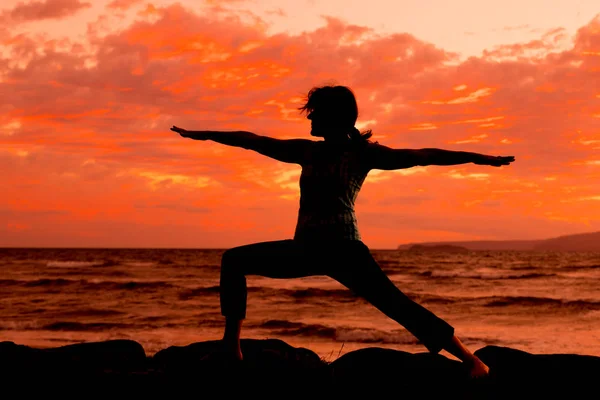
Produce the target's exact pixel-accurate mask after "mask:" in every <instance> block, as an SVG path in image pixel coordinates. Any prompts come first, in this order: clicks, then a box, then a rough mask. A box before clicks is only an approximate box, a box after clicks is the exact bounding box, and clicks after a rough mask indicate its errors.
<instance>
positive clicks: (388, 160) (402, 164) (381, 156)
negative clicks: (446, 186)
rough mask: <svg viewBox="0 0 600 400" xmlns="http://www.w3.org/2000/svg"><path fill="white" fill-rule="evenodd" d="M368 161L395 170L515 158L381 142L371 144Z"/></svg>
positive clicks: (499, 162)
mask: <svg viewBox="0 0 600 400" xmlns="http://www.w3.org/2000/svg"><path fill="white" fill-rule="evenodd" d="M367 154H368V155H367V160H368V161H367V162H368V164H369V167H370V168H371V169H382V170H393V169H402V168H412V167H416V166H426V165H457V164H466V163H474V164H478V165H491V166H494V167H500V166H502V165H508V164H510V163H511V162H513V161H514V160H515V158H514V157H513V156H507V157H502V156H498V157H496V156H489V155H486V154H479V153H470V152H467V151H452V150H443V149H434V148H426V149H393V148H390V147H387V146H382V145H379V144H373V145H370V146H369V148H368V153H367Z"/></svg>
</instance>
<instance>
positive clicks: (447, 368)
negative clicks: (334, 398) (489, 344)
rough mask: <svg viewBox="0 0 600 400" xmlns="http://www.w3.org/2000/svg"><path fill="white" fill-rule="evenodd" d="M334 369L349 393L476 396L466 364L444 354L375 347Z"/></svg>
mask: <svg viewBox="0 0 600 400" xmlns="http://www.w3.org/2000/svg"><path fill="white" fill-rule="evenodd" d="M330 366H331V368H332V370H333V378H334V385H335V386H336V388H340V389H341V390H345V391H349V392H352V391H355V390H363V389H366V388H370V390H376V391H377V392H381V393H385V392H389V391H390V390H391V391H400V392H401V393H402V394H403V395H404V396H406V395H407V394H410V395H411V396H417V397H416V398H423V397H422V396H435V395H443V397H447V396H450V395H451V396H452V398H471V396H472V395H473V394H474V393H476V392H474V389H475V388H474V387H473V385H472V384H471V383H470V382H469V377H468V371H467V370H466V369H465V367H464V366H463V364H462V363H461V362H459V361H455V360H451V359H449V358H447V357H445V356H443V355H440V354H432V353H416V354H413V353H407V352H404V351H399V350H393V349H384V348H378V347H371V348H365V349H360V350H355V351H352V352H349V353H347V354H345V355H343V356H341V357H340V358H338V359H337V360H335V361H333V362H332V363H331V364H330ZM404 398H406V397H404ZM408 398H413V397H408Z"/></svg>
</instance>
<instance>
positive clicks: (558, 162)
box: [0, 0, 600, 249]
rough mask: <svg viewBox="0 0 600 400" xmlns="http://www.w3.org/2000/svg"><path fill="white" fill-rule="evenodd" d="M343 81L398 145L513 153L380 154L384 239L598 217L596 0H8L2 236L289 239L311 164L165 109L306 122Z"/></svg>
mask: <svg viewBox="0 0 600 400" xmlns="http://www.w3.org/2000/svg"><path fill="white" fill-rule="evenodd" d="M328 83H336V84H342V85H348V86H349V87H351V88H352V89H353V90H354V92H355V93H356V95H357V98H358V102H359V110H360V114H359V121H358V125H357V126H358V127H359V128H361V129H362V128H370V129H373V132H374V135H375V139H376V140H378V141H379V142H380V143H381V144H384V145H387V146H391V147H398V148H425V147H435V148H442V149H447V150H462V151H472V152H478V153H485V154H490V155H512V156H515V158H516V161H515V162H514V163H513V164H511V165H510V166H504V167H500V168H494V167H489V166H481V165H474V164H463V165H456V166H428V167H416V168H411V169H405V170H398V171H372V172H371V173H370V174H369V176H368V177H367V180H366V182H365V184H364V186H363V190H362V192H361V194H360V195H359V198H358V201H357V205H356V211H357V217H358V223H359V228H360V230H361V232H362V236H363V240H364V242H365V243H366V244H367V245H368V246H370V247H371V248H374V249H385V248H395V247H396V246H397V245H398V244H401V243H408V242H420V241H445V240H504V239H543V238H549V237H555V236H560V235H566V234H575V233H583V232H593V231H600V3H599V2H598V1H597V0H589V1H588V0H581V1H579V0H527V1H522V0H519V1H513V0H505V1H502V2H491V1H480V0H457V1H453V2H450V1H446V0H406V1H384V0H370V1H352V0H344V1H342V0H319V1H315V0H296V1H286V0H279V1H277V0H268V1H265V0H254V1H252V0H247V1H244V0H205V1H199V0H185V1H179V2H172V1H167V0H159V1H151V2H147V1H136V0H114V1H108V0H107V1H103V0H89V1H85V0H40V1H25V2H24V1H13V0H3V1H2V5H1V6H0V169H1V170H2V175H1V178H0V193H2V196H0V246H1V247H7V246H17V247H38V246H39V247H82V246H85V247H185V248H189V247H197V248H214V247H217V248H227V247H231V246H236V245H241V244H245V243H249V242H255V241H263V240H278V239H285V238H290V237H291V236H292V235H293V232H294V227H295V222H296V215H297V210H298V196H299V192H298V183H297V181H298V177H299V175H300V167H299V166H297V165H293V164H284V163H280V162H278V161H275V160H272V159H269V158H265V157H263V156H260V155H258V154H257V153H253V152H251V151H248V150H243V149H237V148H228V147H226V146H223V145H219V144H217V143H214V142H198V141H192V140H186V139H183V138H181V137H180V136H179V135H177V134H176V133H174V132H172V131H170V130H169V128H170V127H171V126H172V125H177V126H180V127H183V128H186V129H197V130H199V129H214V130H236V129H240V130H249V131H252V132H255V133H258V134H264V135H269V136H274V137H278V138H310V136H309V131H310V123H309V121H307V120H306V119H305V118H304V117H303V116H302V115H300V114H299V113H298V111H297V110H296V108H297V107H298V106H300V105H301V101H302V99H303V96H305V95H306V93H307V91H308V90H309V89H310V88H311V87H313V86H318V85H322V84H328Z"/></svg>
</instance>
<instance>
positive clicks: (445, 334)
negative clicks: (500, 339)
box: [330, 242, 489, 377]
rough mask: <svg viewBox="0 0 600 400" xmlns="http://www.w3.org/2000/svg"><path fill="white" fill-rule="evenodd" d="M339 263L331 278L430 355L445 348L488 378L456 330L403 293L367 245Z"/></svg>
mask: <svg viewBox="0 0 600 400" xmlns="http://www.w3.org/2000/svg"><path fill="white" fill-rule="evenodd" d="M339 264H340V266H339V267H337V268H336V269H335V271H332V272H331V275H330V276H331V277H333V278H334V279H336V280H338V281H339V282H340V283H342V284H343V285H345V286H346V287H348V288H349V289H350V290H352V291H353V292H354V293H356V294H357V295H359V296H361V297H363V298H365V299H366V300H367V301H369V302H370V303H371V304H373V305H374V306H375V307H377V308H378V309H379V310H380V311H381V312H383V313H384V314H385V315H387V316H388V317H390V318H392V319H393V320H395V321H396V322H398V323H399V324H401V325H403V326H404V327H405V328H406V329H407V330H408V331H410V332H411V333H412V334H413V335H415V336H416V337H417V338H418V339H419V340H420V341H421V343H423V345H425V347H427V349H428V350H429V351H430V352H432V353H438V352H439V351H440V350H442V349H445V350H447V351H448V352H449V353H450V354H452V355H454V356H456V357H457V358H459V359H460V360H461V361H463V362H464V363H465V364H466V365H467V366H468V368H469V370H470V372H471V375H472V376H474V377H479V376H485V375H487V373H488V372H489V369H488V367H487V366H486V365H485V364H484V363H483V362H482V361H481V360H479V358H477V357H476V356H475V355H474V354H473V353H471V352H470V351H469V350H468V349H467V348H466V347H465V346H464V345H463V344H462V342H461V341H460V340H459V339H458V337H456V336H455V335H454V328H453V327H452V326H450V325H449V324H448V323H447V322H445V321H444V320H442V319H440V318H439V317H437V316H436V315H435V314H433V313H432V312H431V311H429V310H427V309H426V308H425V307H423V306H421V305H419V304H417V303H415V302H414V301H413V300H411V299H410V298H408V297H407V296H406V295H405V294H404V293H402V291H400V289H398V288H397V287H396V285H394V283H393V282H392V281H391V280H390V279H389V278H388V277H387V275H386V274H385V273H384V272H383V271H382V270H381V268H380V267H379V265H378V264H377V262H376V261H375V260H374V259H373V257H372V256H371V253H370V252H369V250H368V248H367V247H366V246H364V244H362V243H360V242H358V243H354V244H352V245H351V246H349V247H348V249H347V250H346V251H345V252H344V256H343V261H342V262H340V263H339Z"/></svg>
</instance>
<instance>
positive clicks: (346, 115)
mask: <svg viewBox="0 0 600 400" xmlns="http://www.w3.org/2000/svg"><path fill="white" fill-rule="evenodd" d="M298 109H299V110H300V112H306V113H307V114H309V113H311V112H313V111H315V110H318V111H319V112H320V113H323V114H325V115H327V119H329V120H330V121H332V122H335V123H336V124H339V125H340V126H341V127H342V128H346V130H345V132H347V135H348V137H349V138H350V139H351V140H352V141H356V142H364V143H366V142H368V141H369V140H368V139H369V138H370V137H371V136H372V135H373V134H372V132H371V130H370V129H369V130H366V131H364V132H361V131H359V130H358V129H357V128H356V127H355V126H354V124H355V123H356V120H357V118H358V104H357V103H356V97H355V96H354V93H353V92H352V90H350V88H348V87H346V86H339V85H336V86H334V85H327V86H319V87H313V88H312V89H310V90H309V91H308V95H307V97H306V103H305V104H304V105H303V106H302V107H299V108H298Z"/></svg>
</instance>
